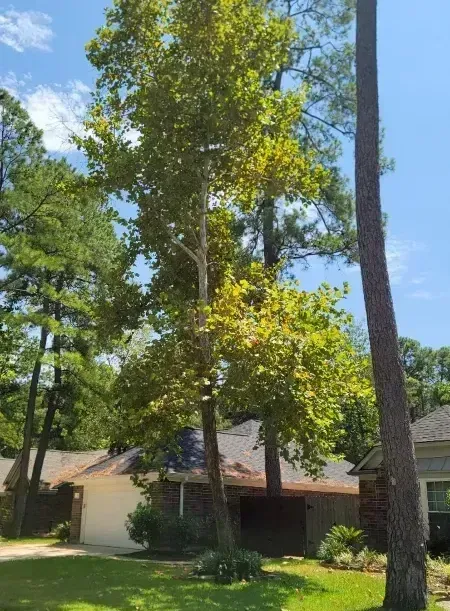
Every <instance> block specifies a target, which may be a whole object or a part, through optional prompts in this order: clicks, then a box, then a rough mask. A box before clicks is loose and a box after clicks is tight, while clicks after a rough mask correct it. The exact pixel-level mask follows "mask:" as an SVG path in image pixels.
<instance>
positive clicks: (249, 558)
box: [194, 549, 262, 583]
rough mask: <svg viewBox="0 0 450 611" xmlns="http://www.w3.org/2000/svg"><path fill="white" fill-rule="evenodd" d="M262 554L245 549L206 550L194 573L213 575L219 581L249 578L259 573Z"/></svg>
mask: <svg viewBox="0 0 450 611" xmlns="http://www.w3.org/2000/svg"><path fill="white" fill-rule="evenodd" d="M261 566H262V556H261V554H258V552H252V551H250V550H247V549H235V550H232V551H228V552H220V551H211V550H209V551H207V552H205V553H204V554H202V556H200V558H199V559H198V561H197V563H196V565H195V567H194V573H195V574H197V575H214V576H215V577H216V578H218V580H219V581H224V582H229V583H231V581H232V580H233V579H239V580H242V579H246V580H247V579H251V578H252V577H258V575H260V574H261V570H262V569H261Z"/></svg>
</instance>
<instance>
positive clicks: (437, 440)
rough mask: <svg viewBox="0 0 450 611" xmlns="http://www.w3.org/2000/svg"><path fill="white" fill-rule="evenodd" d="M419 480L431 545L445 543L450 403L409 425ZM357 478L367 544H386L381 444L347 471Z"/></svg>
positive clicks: (449, 523) (448, 532)
mask: <svg viewBox="0 0 450 611" xmlns="http://www.w3.org/2000/svg"><path fill="white" fill-rule="evenodd" d="M411 429H412V436H413V441H414V447H415V452H416V459H417V468H418V474H419V482H420V492H421V501H422V511H423V516H424V522H425V534H426V536H427V539H428V541H429V545H430V547H440V546H442V545H444V546H448V544H447V541H450V507H449V506H448V505H447V503H446V501H445V497H446V493H447V490H449V489H450V406H444V407H440V408H438V409H436V410H435V411H434V412H431V413H430V414H428V415H427V416H425V417H424V418H421V419H420V420H417V421H416V422H414V423H413V424H412V425H411ZM350 473H351V474H352V475H356V476H358V478H359V496H360V522H361V528H363V529H364V530H365V532H366V535H367V542H368V545H370V546H372V547H374V548H376V549H379V550H385V549H386V545H387V536H386V523H387V507H388V502H387V481H386V477H385V473H384V470H383V455H382V451H381V447H380V446H379V445H377V446H375V447H374V448H372V449H371V450H370V452H368V453H367V454H366V456H364V458H363V459H362V460H361V462H360V463H359V464H358V465H356V467H354V469H352V471H351V472H350Z"/></svg>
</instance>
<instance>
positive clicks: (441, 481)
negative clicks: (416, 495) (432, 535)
mask: <svg viewBox="0 0 450 611" xmlns="http://www.w3.org/2000/svg"><path fill="white" fill-rule="evenodd" d="M425 484H426V485H425V491H426V499H427V511H428V513H431V514H450V505H447V510H446V511H441V510H439V509H430V503H434V504H436V505H438V504H439V503H442V501H441V500H439V501H438V500H436V498H435V499H434V500H430V497H429V492H430V490H429V489H428V486H429V485H430V484H433V485H436V484H446V485H447V490H450V479H427V480H426V482H425ZM447 490H431V492H434V493H436V492H446V491H447ZM444 502H445V501H444Z"/></svg>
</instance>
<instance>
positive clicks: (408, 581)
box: [356, 0, 427, 611]
mask: <svg viewBox="0 0 450 611" xmlns="http://www.w3.org/2000/svg"><path fill="white" fill-rule="evenodd" d="M376 14H377V2H376V0H358V3H357V28H356V66H357V70H356V71H357V101H358V110H357V132H356V216H357V224H358V243H359V255H360V260H361V274H362V280H363V290H364V298H365V304H366V313H367V322H368V327H369V337H370V345H371V351H372V359H373V372H374V380H375V390H376V394H377V401H378V405H379V409H380V429H381V440H382V450H383V461H384V467H385V470H386V476H387V491H388V518H387V531H388V568H387V582H386V596H385V600H384V607H385V608H388V609H393V610H400V609H404V610H406V609H408V611H418V610H419V609H425V608H426V605H427V586H426V570H425V555H426V546H425V537H424V528H423V519H422V511H421V506H420V494H419V484H418V479H417V467H416V462H415V455H414V445H413V442H412V437H411V428H410V421H409V414H408V403H407V396H406V387H405V378H404V375H403V370H402V366H401V360H400V354H399V347H398V337H397V327H396V322H395V315H394V308H393V303H392V297H391V289H390V283H389V275H388V269H387V263H386V252H385V244H384V234H383V222H382V212H381V201H380V171H379V170H380V168H379V108H378V75H377V52H376Z"/></svg>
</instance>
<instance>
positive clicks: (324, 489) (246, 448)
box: [71, 421, 358, 555]
mask: <svg viewBox="0 0 450 611" xmlns="http://www.w3.org/2000/svg"><path fill="white" fill-rule="evenodd" d="M259 428H260V423H259V422H256V421H248V422H245V423H244V424H241V425H239V426H234V427H232V428H231V429H228V430H224V431H219V432H218V443H219V451H220V455H221V465H222V473H223V477H224V483H225V489H226V495H227V500H228V504H229V508H230V513H231V517H232V520H233V524H234V525H235V527H236V534H237V537H238V539H240V541H241V544H242V545H245V546H246V547H252V546H253V547H255V546H256V548H257V549H259V551H262V552H265V553H273V554H285V553H290V554H293V555H294V554H296V555H301V554H304V553H305V552H308V553H310V554H312V553H314V551H315V549H316V547H317V545H318V543H319V542H320V540H321V539H322V538H323V536H324V535H325V533H326V532H327V531H328V530H329V528H330V527H331V526H332V525H333V524H334V523H345V524H348V525H357V524H358V487H357V485H356V482H355V479H354V478H352V477H350V476H349V475H348V473H347V472H348V471H349V470H350V469H351V467H352V465H351V464H350V463H348V462H345V461H341V462H329V463H327V464H326V466H325V468H324V474H323V477H322V478H321V479H318V480H314V479H312V478H310V477H308V476H306V474H305V473H304V472H303V471H302V470H301V469H298V470H296V469H294V468H293V467H292V466H291V465H290V464H288V463H287V462H285V461H284V460H281V471H282V480H283V498H282V499H268V498H267V497H266V490H265V485H266V483H265V471H264V448H263V447H258V444H257V442H258V434H259ZM179 445H180V448H181V452H180V453H179V454H178V455H177V456H174V455H167V456H166V457H165V459H164V466H165V474H166V476H165V478H164V481H161V477H160V472H159V471H158V470H156V469H155V470H154V471H151V472H149V473H147V474H146V476H145V477H146V479H147V481H148V482H149V483H150V486H151V498H152V503H153V504H154V505H155V506H157V507H159V508H161V510H162V511H164V512H165V513H171V514H175V515H185V514H190V515H195V516H197V517H199V518H207V517H210V516H212V497H211V491H210V487H209V484H208V477H207V473H206V464H205V453H204V443H203V432H202V431H201V430H199V429H194V428H186V429H183V431H182V432H181V434H180V438H179ZM141 456H142V451H141V450H140V449H139V448H132V449H130V450H128V451H126V452H124V453H122V454H118V455H116V456H105V457H103V458H101V459H100V460H98V461H97V462H96V463H94V464H93V465H91V466H89V467H88V468H86V469H84V470H81V471H80V472H79V473H77V474H76V475H75V476H74V478H73V479H72V480H71V481H72V483H73V485H74V494H73V508H72V524H71V540H72V541H73V542H81V543H85V544H96V545H109V546H117V547H137V546H136V545H135V544H134V543H133V542H132V541H131V540H130V539H129V537H128V533H127V531H126V528H125V521H126V518H127V514H128V513H130V512H132V511H133V510H134V509H135V508H136V505H137V504H138V503H139V502H140V501H142V500H143V499H142V496H141V494H140V490H139V489H138V488H136V487H135V486H134V485H133V483H132V481H131V475H133V474H136V473H139V471H140V467H141V463H140V458H141Z"/></svg>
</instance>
